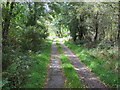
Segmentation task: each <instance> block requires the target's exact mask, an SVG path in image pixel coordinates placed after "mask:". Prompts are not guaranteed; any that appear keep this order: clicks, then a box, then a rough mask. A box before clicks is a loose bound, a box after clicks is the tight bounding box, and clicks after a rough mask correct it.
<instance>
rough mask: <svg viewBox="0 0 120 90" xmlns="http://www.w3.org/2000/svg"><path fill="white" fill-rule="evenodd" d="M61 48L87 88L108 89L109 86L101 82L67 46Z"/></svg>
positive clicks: (62, 45)
mask: <svg viewBox="0 0 120 90" xmlns="http://www.w3.org/2000/svg"><path fill="white" fill-rule="evenodd" d="M61 47H62V49H63V50H64V53H65V55H66V56H68V58H69V60H70V62H71V64H72V65H73V66H74V69H75V70H76V72H77V73H78V75H79V78H80V79H81V80H82V81H83V83H84V84H85V85H86V86H87V88H107V86H106V85H105V84H104V83H103V82H101V81H100V79H99V78H98V77H96V76H95V74H94V73H92V72H91V71H90V70H89V69H88V68H87V67H86V66H85V65H84V64H83V63H82V62H80V60H79V59H78V58H77V56H76V55H74V54H73V53H72V52H71V50H70V49H69V48H67V46H65V45H64V44H63V43H61Z"/></svg>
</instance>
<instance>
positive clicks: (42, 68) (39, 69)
mask: <svg viewBox="0 0 120 90" xmlns="http://www.w3.org/2000/svg"><path fill="white" fill-rule="evenodd" d="M50 48H51V42H48V43H46V44H45V45H44V46H43V49H42V51H41V52H40V53H39V52H38V53H36V54H33V55H32V56H33V61H34V63H33V64H32V65H31V67H30V70H29V72H28V78H26V79H27V80H26V84H24V85H23V87H24V88H42V87H43V85H44V83H45V79H46V74H47V68H48V64H49V58H50Z"/></svg>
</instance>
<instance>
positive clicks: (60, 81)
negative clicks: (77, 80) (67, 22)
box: [45, 42, 65, 88]
mask: <svg viewBox="0 0 120 90" xmlns="http://www.w3.org/2000/svg"><path fill="white" fill-rule="evenodd" d="M64 81H65V77H64V74H63V71H62V66H61V61H60V59H59V54H58V52H57V46H56V43H55V42H53V43H52V47H51V58H50V64H49V69H48V78H47V82H46V84H45V88H64Z"/></svg>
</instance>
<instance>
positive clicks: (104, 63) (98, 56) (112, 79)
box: [65, 41, 119, 88]
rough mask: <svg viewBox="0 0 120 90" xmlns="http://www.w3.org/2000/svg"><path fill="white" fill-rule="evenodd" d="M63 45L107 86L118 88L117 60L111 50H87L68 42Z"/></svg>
mask: <svg viewBox="0 0 120 90" xmlns="http://www.w3.org/2000/svg"><path fill="white" fill-rule="evenodd" d="M65 44H66V45H67V46H68V47H69V48H70V49H71V50H72V51H73V52H74V53H76V55H77V56H78V57H79V59H80V60H81V61H82V62H83V63H85V65H86V66H88V67H89V68H90V69H91V71H92V72H94V73H95V74H96V75H97V76H99V77H100V79H101V80H102V81H104V82H105V83H106V84H107V85H109V86H110V87H112V88H117V87H119V82H118V72H117V69H118V58H116V57H115V56H114V53H113V52H114V51H113V50H106V49H99V48H89V49H88V48H87V47H83V46H82V45H76V44H74V43H73V42H70V41H69V42H66V43H65ZM110 52H111V53H110Z"/></svg>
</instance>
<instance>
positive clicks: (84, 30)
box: [54, 2, 119, 46]
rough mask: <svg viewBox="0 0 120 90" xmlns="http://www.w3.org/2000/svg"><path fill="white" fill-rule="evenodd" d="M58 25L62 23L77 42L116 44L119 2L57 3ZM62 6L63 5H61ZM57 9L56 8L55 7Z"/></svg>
mask: <svg viewBox="0 0 120 90" xmlns="http://www.w3.org/2000/svg"><path fill="white" fill-rule="evenodd" d="M56 6H57V7H59V10H57V12H58V11H60V12H58V13H59V14H58V16H56V18H57V17H58V18H59V19H60V20H59V21H58V25H59V24H62V25H61V27H62V26H65V27H66V28H67V29H68V30H70V35H71V36H72V38H73V40H74V41H76V42H79V41H81V40H82V41H83V42H84V41H89V42H98V41H103V42H104V43H105V42H106V43H111V45H112V46H114V45H115V44H116V42H117V38H118V36H119V33H118V15H119V12H118V9H119V6H118V3H117V2H116V3H111V2H104V3H85V2H81V3H76V2H70V3H57V4H56ZM60 6H61V7H60ZM54 10H55V9H54ZM81 43H82V42H81Z"/></svg>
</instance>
